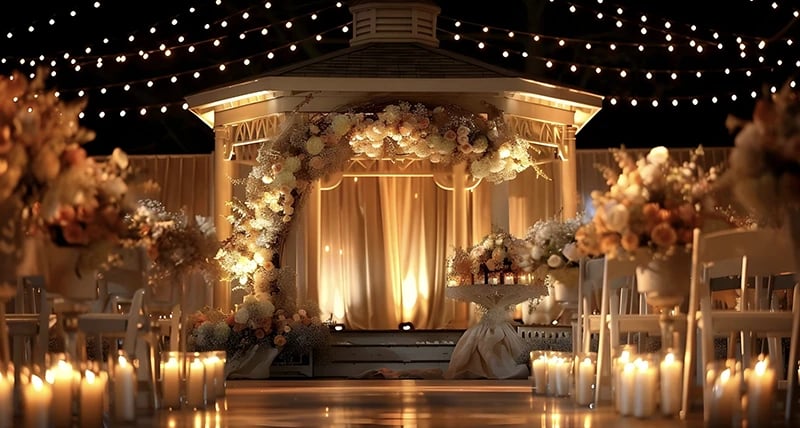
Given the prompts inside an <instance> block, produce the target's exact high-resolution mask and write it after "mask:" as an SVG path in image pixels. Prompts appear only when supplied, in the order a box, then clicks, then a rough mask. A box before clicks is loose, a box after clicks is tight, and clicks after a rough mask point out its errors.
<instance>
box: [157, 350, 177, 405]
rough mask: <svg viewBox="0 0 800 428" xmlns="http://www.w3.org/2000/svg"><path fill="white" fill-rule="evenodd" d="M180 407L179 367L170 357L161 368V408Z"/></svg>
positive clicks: (175, 359)
mask: <svg viewBox="0 0 800 428" xmlns="http://www.w3.org/2000/svg"><path fill="white" fill-rule="evenodd" d="M180 406H181V365H180V363H179V362H178V358H176V357H175V356H174V355H170V356H169V358H168V359H167V361H165V362H163V363H162V366H161V407H162V408H166V409H177V408H179V407H180Z"/></svg>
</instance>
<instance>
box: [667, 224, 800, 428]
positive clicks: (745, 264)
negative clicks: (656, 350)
mask: <svg viewBox="0 0 800 428" xmlns="http://www.w3.org/2000/svg"><path fill="white" fill-rule="evenodd" d="M792 254H793V252H792V249H791V247H790V244H789V242H788V239H787V237H786V236H785V235H784V234H783V233H781V231H779V230H777V229H768V228H765V229H732V230H724V231H718V232H711V233H702V232H701V231H700V230H699V229H696V230H695V231H694V241H693V254H692V282H691V288H690V295H689V313H691V314H693V316H690V317H688V327H687V334H686V341H685V344H686V352H685V354H684V375H683V397H682V403H681V408H682V410H681V414H682V416H683V417H686V415H688V413H689V410H690V402H689V401H690V396H692V395H693V392H694V391H697V389H698V385H697V384H696V383H693V379H696V380H697V381H698V382H699V383H701V384H702V385H700V386H701V389H703V388H705V382H702V376H701V375H699V374H698V373H702V372H703V371H704V370H705V367H707V364H708V363H709V362H710V361H712V359H713V355H714V337H715V336H718V335H731V334H735V335H740V336H741V341H742V344H741V351H740V353H741V357H742V364H743V366H744V367H748V366H749V365H750V358H751V351H752V350H751V347H750V345H749V342H750V333H752V334H758V335H760V336H762V337H790V336H791V334H792V328H793V327H792V322H793V321H792V317H793V315H792V313H791V312H788V311H778V312H773V311H769V310H764V309H761V308H759V306H762V305H758V303H759V302H755V304H753V305H752V307H753V308H754V309H752V310H749V309H748V308H749V306H750V302H748V301H747V300H746V299H747V294H748V293H747V282H748V279H749V278H755V279H756V280H757V281H756V282H757V283H758V282H759V281H758V278H766V277H770V276H775V275H782V274H786V273H790V272H794V271H795V270H796V269H795V266H794V260H793V259H792ZM727 276H736V277H738V281H739V284H740V290H741V301H740V304H739V308H738V310H715V309H712V301H711V291H712V285H711V284H712V279H714V278H724V277H727ZM794 292H795V294H797V293H798V292H800V288H799V287H798V286H797V285H796V286H795V287H794ZM755 295H756V296H757V295H759V291H758V289H756V293H755ZM762 308H763V306H762ZM794 310H795V311H797V309H796V308H795V309H794ZM698 330H699V337H698ZM697 339H699V341H700V347H699V349H696V348H697V344H696V340H697ZM772 352H773V353H775V352H780V351H779V350H777V349H773V350H772ZM698 354H699V357H698ZM787 395H788V392H787ZM703 396H705V395H703Z"/></svg>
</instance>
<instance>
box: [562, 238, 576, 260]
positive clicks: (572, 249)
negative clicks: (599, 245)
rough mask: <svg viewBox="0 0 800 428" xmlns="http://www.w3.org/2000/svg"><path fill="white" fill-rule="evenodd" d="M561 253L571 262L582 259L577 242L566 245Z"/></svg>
mask: <svg viewBox="0 0 800 428" xmlns="http://www.w3.org/2000/svg"><path fill="white" fill-rule="evenodd" d="M561 254H563V255H564V257H566V258H567V260H569V261H571V262H577V261H578V259H580V257H581V255H580V252H579V251H578V244H577V243H576V242H570V243H569V244H567V245H565V246H564V249H563V250H562V251H561Z"/></svg>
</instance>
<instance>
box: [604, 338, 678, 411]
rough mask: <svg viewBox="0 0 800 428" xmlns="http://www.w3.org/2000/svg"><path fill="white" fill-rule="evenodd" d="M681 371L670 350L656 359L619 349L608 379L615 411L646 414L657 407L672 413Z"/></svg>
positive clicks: (676, 408) (675, 409) (675, 406)
mask: <svg viewBox="0 0 800 428" xmlns="http://www.w3.org/2000/svg"><path fill="white" fill-rule="evenodd" d="M682 375H683V363H682V362H681V361H680V359H678V358H677V357H676V355H675V353H673V352H672V351H670V350H668V351H667V352H666V353H665V354H664V357H663V359H661V361H660V362H657V361H656V360H655V358H654V356H653V355H640V356H637V355H635V354H634V353H633V352H632V351H631V350H630V348H627V349H623V351H622V352H621V353H620V355H619V356H618V357H617V358H616V360H615V361H614V379H613V381H612V382H613V387H614V399H615V400H614V401H615V405H616V409H617V411H618V412H619V413H620V414H621V415H623V416H635V417H637V418H649V417H652V416H653V415H654V414H655V413H656V411H657V410H658V409H659V408H660V410H661V414H662V415H664V416H672V415H676V414H677V413H678V412H679V411H680V401H681V391H682V389H681V388H682V379H683V377H682ZM653 391H659V393H657V394H653ZM659 404H660V405H659Z"/></svg>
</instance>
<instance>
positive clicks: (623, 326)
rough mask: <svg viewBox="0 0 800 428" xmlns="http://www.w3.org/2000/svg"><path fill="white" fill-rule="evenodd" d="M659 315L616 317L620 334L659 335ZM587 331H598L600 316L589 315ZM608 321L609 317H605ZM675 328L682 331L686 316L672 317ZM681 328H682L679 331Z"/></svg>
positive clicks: (623, 315) (621, 315)
mask: <svg viewBox="0 0 800 428" xmlns="http://www.w3.org/2000/svg"><path fill="white" fill-rule="evenodd" d="M659 318H660V315H658V314H644V315H640V314H620V315H617V316H616V319H617V322H618V324H619V332H620V333H629V332H631V333H647V334H649V335H652V336H658V335H660V334H661V324H660V323H659ZM588 319H589V329H590V330H591V331H599V330H600V315H589V317H588ZM606 319H607V320H610V316H607V317H606ZM674 319H675V326H676V327H678V328H679V331H684V330H685V326H686V315H685V314H678V315H676V316H675V317H674ZM681 327H684V328H682V329H681Z"/></svg>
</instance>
